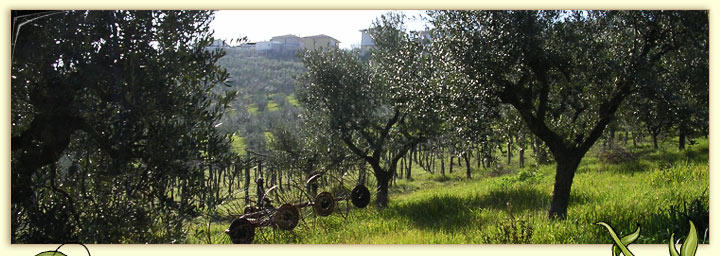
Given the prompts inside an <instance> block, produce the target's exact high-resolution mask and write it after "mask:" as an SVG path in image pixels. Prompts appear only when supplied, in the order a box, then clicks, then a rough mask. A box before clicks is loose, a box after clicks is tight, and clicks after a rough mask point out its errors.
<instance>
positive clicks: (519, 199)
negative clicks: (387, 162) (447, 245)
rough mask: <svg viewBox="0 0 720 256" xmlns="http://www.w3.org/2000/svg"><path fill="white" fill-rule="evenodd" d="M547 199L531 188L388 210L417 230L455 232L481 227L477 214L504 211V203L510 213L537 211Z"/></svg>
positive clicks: (427, 201) (436, 198) (439, 198)
mask: <svg viewBox="0 0 720 256" xmlns="http://www.w3.org/2000/svg"><path fill="white" fill-rule="evenodd" d="M549 199H550V195H549V194H547V193H543V192H540V191H538V190H537V189H534V188H528V187H512V188H500V189H496V190H492V191H490V192H489V193H487V194H483V195H480V194H475V195H471V196H458V195H450V194H442V195H432V196H429V197H427V198H425V199H421V200H415V201H410V202H407V203H402V204H400V205H397V206H395V207H392V208H390V209H388V210H389V211H390V212H389V213H390V214H392V215H393V216H399V217H401V218H406V219H408V220H409V221H410V222H411V224H412V225H414V226H416V227H418V228H422V229H431V230H443V231H455V230H458V229H460V228H462V227H467V226H471V225H481V224H482V223H477V222H478V221H479V220H477V218H478V217H477V216H478V214H476V212H477V211H480V210H483V209H493V210H505V211H506V210H507V209H508V202H509V203H510V204H511V205H512V211H513V212H520V211H526V210H538V209H543V208H545V207H546V206H547V202H548V200H549Z"/></svg>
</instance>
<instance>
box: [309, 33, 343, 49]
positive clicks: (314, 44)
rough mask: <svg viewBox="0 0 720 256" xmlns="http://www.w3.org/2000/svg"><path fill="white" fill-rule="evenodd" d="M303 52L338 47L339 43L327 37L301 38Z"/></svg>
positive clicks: (321, 35)
mask: <svg viewBox="0 0 720 256" xmlns="http://www.w3.org/2000/svg"><path fill="white" fill-rule="evenodd" d="M302 40H303V42H304V46H305V47H304V48H305V50H319V49H323V48H325V49H329V48H338V47H340V41H338V40H337V39H335V38H332V37H330V36H327V35H323V34H320V35H314V36H306V37H303V38H302Z"/></svg>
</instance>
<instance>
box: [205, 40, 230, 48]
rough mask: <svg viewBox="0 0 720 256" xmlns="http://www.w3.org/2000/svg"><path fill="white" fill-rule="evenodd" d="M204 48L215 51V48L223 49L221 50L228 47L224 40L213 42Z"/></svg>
mask: <svg viewBox="0 0 720 256" xmlns="http://www.w3.org/2000/svg"><path fill="white" fill-rule="evenodd" d="M206 48H207V49H217V48H220V49H223V48H230V45H229V44H227V43H225V41H224V40H213V42H212V44H210V45H208V47H206Z"/></svg>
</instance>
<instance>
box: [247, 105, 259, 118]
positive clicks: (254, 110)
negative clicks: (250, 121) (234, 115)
mask: <svg viewBox="0 0 720 256" xmlns="http://www.w3.org/2000/svg"><path fill="white" fill-rule="evenodd" d="M247 111H248V113H250V114H253V115H257V112H258V107H257V106H256V105H255V104H250V105H248V106H247Z"/></svg>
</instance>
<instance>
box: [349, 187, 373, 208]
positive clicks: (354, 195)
mask: <svg viewBox="0 0 720 256" xmlns="http://www.w3.org/2000/svg"><path fill="white" fill-rule="evenodd" d="M350 200H351V201H352V203H353V205H355V207H357V208H365V206H367V205H368V204H369V203H370V190H368V188H367V187H365V186H363V185H357V186H356V187H355V188H354V189H353V190H352V192H350Z"/></svg>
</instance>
